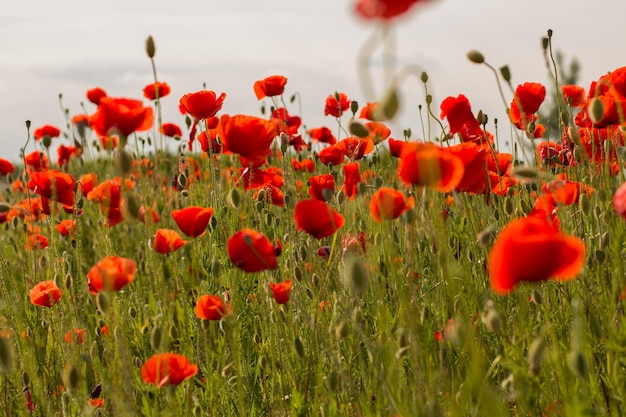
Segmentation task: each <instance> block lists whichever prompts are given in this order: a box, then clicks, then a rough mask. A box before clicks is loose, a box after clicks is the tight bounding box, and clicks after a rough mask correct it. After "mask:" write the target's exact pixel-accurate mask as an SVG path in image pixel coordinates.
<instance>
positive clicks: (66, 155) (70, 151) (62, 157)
mask: <svg viewBox="0 0 626 417" xmlns="http://www.w3.org/2000/svg"><path fill="white" fill-rule="evenodd" d="M81 152H82V151H81V150H80V149H79V148H77V147H76V146H65V145H61V146H59V147H58V148H57V157H58V159H57V164H58V165H59V166H63V165H67V164H69V163H70V159H71V158H72V157H74V156H79V155H80V154H81Z"/></svg>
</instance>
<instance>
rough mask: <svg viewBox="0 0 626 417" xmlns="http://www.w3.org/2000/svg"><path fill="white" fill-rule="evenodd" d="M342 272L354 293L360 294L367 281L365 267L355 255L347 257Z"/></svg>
mask: <svg viewBox="0 0 626 417" xmlns="http://www.w3.org/2000/svg"><path fill="white" fill-rule="evenodd" d="M344 274H345V279H346V281H347V283H348V284H349V285H350V287H351V288H352V290H353V291H354V292H355V293H357V294H360V293H362V292H363V291H364V290H365V286H366V285H367V281H368V273H367V269H366V268H365V266H364V265H363V264H362V263H361V262H360V261H359V260H358V259H357V257H356V256H349V257H348V262H347V265H346V269H345V271H344Z"/></svg>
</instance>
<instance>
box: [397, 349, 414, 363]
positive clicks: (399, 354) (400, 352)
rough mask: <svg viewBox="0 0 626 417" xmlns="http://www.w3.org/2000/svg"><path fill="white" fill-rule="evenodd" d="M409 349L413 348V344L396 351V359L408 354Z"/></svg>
mask: <svg viewBox="0 0 626 417" xmlns="http://www.w3.org/2000/svg"><path fill="white" fill-rule="evenodd" d="M409 349H411V346H404V347H401V348H400V349H398V350H396V353H395V358H396V360H399V359H402V358H403V357H404V356H405V355H406V354H407V352H408V351H409Z"/></svg>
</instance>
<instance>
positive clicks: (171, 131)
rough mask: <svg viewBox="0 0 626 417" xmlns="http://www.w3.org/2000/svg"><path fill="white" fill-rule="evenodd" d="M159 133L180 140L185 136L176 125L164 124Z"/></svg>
mask: <svg viewBox="0 0 626 417" xmlns="http://www.w3.org/2000/svg"><path fill="white" fill-rule="evenodd" d="M159 131H160V132H161V133H163V134H164V135H165V136H167V137H170V138H177V139H180V138H181V137H182V136H183V131H182V130H181V129H180V126H178V125H177V124H175V123H163V125H162V126H161V128H160V129H159Z"/></svg>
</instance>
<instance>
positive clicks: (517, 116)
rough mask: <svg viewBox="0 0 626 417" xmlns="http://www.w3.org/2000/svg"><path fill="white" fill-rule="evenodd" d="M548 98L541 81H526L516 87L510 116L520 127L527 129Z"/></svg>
mask: <svg viewBox="0 0 626 417" xmlns="http://www.w3.org/2000/svg"><path fill="white" fill-rule="evenodd" d="M545 98H546V88H545V87H544V86H543V85H542V84H540V83H524V84H521V85H518V86H517V88H516V89H515V95H514V97H513V100H512V101H511V111H510V112H509V116H510V117H511V121H512V122H513V124H514V125H515V126H516V127H517V128H518V129H526V126H528V124H529V123H530V122H531V121H534V120H535V117H534V116H535V113H537V111H538V110H539V106H541V103H543V100H544V99H545Z"/></svg>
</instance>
